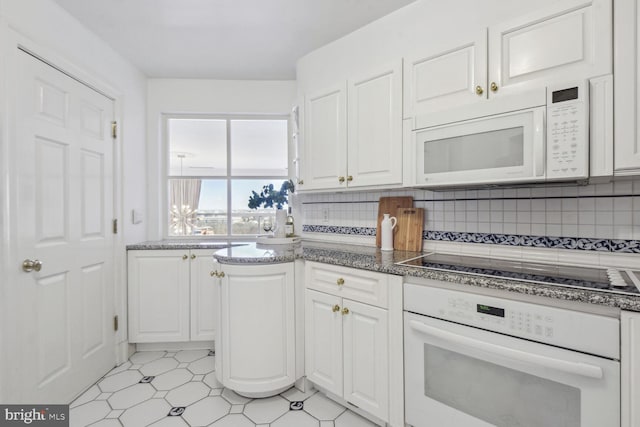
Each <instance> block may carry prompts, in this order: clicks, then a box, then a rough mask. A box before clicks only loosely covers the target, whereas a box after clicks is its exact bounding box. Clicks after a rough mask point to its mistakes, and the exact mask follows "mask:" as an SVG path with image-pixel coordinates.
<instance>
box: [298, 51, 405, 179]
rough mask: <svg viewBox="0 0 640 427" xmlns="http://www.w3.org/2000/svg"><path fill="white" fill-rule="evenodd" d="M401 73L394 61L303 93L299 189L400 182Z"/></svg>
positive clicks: (400, 67)
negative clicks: (303, 106)
mask: <svg viewBox="0 0 640 427" xmlns="http://www.w3.org/2000/svg"><path fill="white" fill-rule="evenodd" d="M401 73H402V64H401V62H400V61H394V62H393V63H390V64H386V65H384V66H381V67H378V68H376V69H371V70H370V71H368V72H367V73H364V74H362V75H360V76H354V77H353V78H349V79H348V80H347V81H346V82H344V83H340V84H339V85H336V86H334V87H331V88H328V89H326V90H322V91H319V92H316V93H311V94H308V95H307V96H306V97H305V111H304V117H305V119H304V122H305V126H304V132H303V142H302V145H301V152H302V159H301V161H302V162H301V167H300V178H301V181H300V182H299V184H298V185H299V186H298V188H299V190H301V191H306V190H327V189H345V188H361V187H372V186H383V185H398V184H401V183H402V99H401V97H402V76H401ZM347 105H348V106H349V107H348V110H347Z"/></svg>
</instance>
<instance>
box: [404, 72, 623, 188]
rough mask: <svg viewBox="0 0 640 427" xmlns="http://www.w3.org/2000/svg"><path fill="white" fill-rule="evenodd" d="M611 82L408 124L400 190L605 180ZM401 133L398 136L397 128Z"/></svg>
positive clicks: (549, 90)
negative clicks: (408, 129)
mask: <svg viewBox="0 0 640 427" xmlns="http://www.w3.org/2000/svg"><path fill="white" fill-rule="evenodd" d="M612 89H613V78H612V76H611V75H608V76H604V77H598V78H595V79H591V80H582V81H577V82H571V83H568V84H554V85H549V86H548V87H546V88H541V89H539V90H531V91H529V92H526V93H522V94H519V95H511V96H505V97H496V99H491V100H487V101H485V102H479V103H476V104H473V105H467V106H461V107H458V108H455V109H451V110H447V111H440V112H434V113H431V114H428V115H424V116H419V117H416V118H415V119H414V120H412V121H408V122H410V123H409V124H407V123H405V126H407V125H410V126H411V127H412V130H411V133H410V135H406V137H405V144H408V146H407V145H405V166H408V168H407V170H406V171H405V185H408V186H415V187H450V186H475V185H480V186H482V185H493V184H518V183H535V182H546V181H584V180H587V179H588V178H590V177H595V176H607V175H609V176H610V175H611V174H612V173H613V170H612V169H613V161H612V159H613V95H612V93H613V91H612ZM405 129H406V128H405Z"/></svg>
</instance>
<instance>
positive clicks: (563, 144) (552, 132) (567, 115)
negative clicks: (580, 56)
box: [547, 81, 589, 179]
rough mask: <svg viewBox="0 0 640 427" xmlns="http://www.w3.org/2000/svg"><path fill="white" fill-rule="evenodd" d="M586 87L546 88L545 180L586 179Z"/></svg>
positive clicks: (587, 140) (587, 157)
mask: <svg viewBox="0 0 640 427" xmlns="http://www.w3.org/2000/svg"><path fill="white" fill-rule="evenodd" d="M588 90H589V83H588V82H587V81H582V82H580V83H579V84H571V85H563V86H551V87H549V88H547V179H554V178H567V177H570V178H587V177H588V175H589V108H588V106H589V102H588V99H589V97H588Z"/></svg>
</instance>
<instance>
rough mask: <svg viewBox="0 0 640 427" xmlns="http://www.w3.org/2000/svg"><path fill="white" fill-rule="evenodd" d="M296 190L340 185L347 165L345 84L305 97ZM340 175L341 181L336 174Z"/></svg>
mask: <svg viewBox="0 0 640 427" xmlns="http://www.w3.org/2000/svg"><path fill="white" fill-rule="evenodd" d="M304 120H305V125H304V140H303V146H302V152H303V157H302V159H301V160H302V164H301V168H300V169H301V170H300V175H301V177H302V180H301V181H299V182H298V189H299V190H317V189H330V188H340V187H342V186H343V184H344V179H345V178H344V177H345V175H346V172H345V171H346V169H347V88H346V84H344V83H343V84H341V85H337V86H335V87H331V88H328V89H326V90H322V91H319V92H316V93H313V94H309V95H308V96H307V97H306V99H305V111H304ZM339 176H342V177H343V182H342V183H341V182H339V181H338V177H339Z"/></svg>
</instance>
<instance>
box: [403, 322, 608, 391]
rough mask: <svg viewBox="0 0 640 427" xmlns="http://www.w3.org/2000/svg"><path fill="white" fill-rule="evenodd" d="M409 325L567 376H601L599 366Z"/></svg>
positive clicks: (427, 333)
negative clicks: (566, 374) (560, 372)
mask: <svg viewBox="0 0 640 427" xmlns="http://www.w3.org/2000/svg"><path fill="white" fill-rule="evenodd" d="M409 325H410V326H411V328H412V329H414V330H416V331H418V332H421V333H423V334H426V335H430V336H433V337H436V338H440V339H443V340H445V341H448V342H452V343H455V344H461V345H464V346H466V347H470V348H474V349H477V350H481V351H484V352H487V353H491V354H494V355H498V356H502V357H506V358H509V359H512V360H517V361H520V362H524V363H529V364H531V365H536V366H541V367H544V368H551V369H555V370H557V371H562V372H566V373H568V374H575V375H580V376H583V377H589V378H596V379H601V378H602V376H603V374H602V368H600V367H599V366H595V365H590V364H587V363H580V362H569V361H566V360H560V359H555V358H553V357H547V356H540V355H538V354H531V353H527V352H524V351H521V350H515V349H512V348H508V347H503V346H500V345H496V344H490V343H487V342H484V341H480V340H477V339H474V338H469V337H466V336H463V335H459V334H456V333H453V332H449V331H444V330H442V329H438V328H434V327H433V326H428V325H425V324H424V323H422V322H418V321H416V320H411V321H409Z"/></svg>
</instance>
